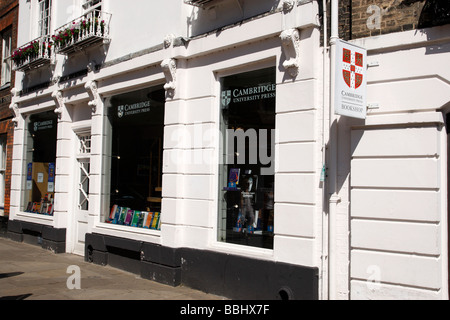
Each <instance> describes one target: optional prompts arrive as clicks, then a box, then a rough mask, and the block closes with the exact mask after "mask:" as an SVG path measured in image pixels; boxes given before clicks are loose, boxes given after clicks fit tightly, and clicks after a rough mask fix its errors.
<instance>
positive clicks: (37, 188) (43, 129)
mask: <svg viewBox="0 0 450 320" xmlns="http://www.w3.org/2000/svg"><path fill="white" fill-rule="evenodd" d="M57 125H58V118H57V115H56V114H55V112H53V111H48V112H43V113H39V114H33V115H31V116H29V118H28V125H27V135H26V137H27V141H26V150H25V152H26V173H25V192H24V193H25V194H24V208H23V209H24V211H26V212H30V213H36V214H43V215H50V216H52V215H53V209H54V208H53V203H54V198H55V197H54V196H55V164H56V138H57Z"/></svg>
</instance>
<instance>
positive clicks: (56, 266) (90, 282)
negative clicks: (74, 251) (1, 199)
mask: <svg viewBox="0 0 450 320" xmlns="http://www.w3.org/2000/svg"><path fill="white" fill-rule="evenodd" d="M78 268H79V269H78ZM77 270H78V271H79V274H80V275H81V277H80V281H79V282H77V279H76V278H75V275H76V274H77ZM77 284H79V285H80V289H77V288H76V286H77ZM68 285H69V287H75V288H74V289H70V288H69V287H68ZM0 300H122V301H123V300H226V299H225V298H223V297H218V296H215V295H211V294H206V293H203V292H200V291H196V290H193V289H190V288H187V287H183V286H180V287H176V288H173V287H171V286H167V285H163V284H160V283H157V282H154V281H151V280H146V279H142V278H140V277H139V276H137V275H135V274H131V273H128V272H125V271H122V270H119V269H116V268H112V267H109V266H98V265H95V264H91V263H87V262H85V261H84V258H83V257H80V256H76V255H71V254H54V253H52V252H50V251H46V250H43V249H41V248H39V247H37V246H33V245H30V244H26V243H18V242H14V241H12V240H9V239H6V238H2V237H0Z"/></svg>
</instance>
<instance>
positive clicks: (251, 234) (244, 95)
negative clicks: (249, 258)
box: [218, 68, 276, 249]
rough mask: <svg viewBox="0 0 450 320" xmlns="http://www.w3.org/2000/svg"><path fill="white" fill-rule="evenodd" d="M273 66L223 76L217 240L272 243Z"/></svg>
mask: <svg viewBox="0 0 450 320" xmlns="http://www.w3.org/2000/svg"><path fill="white" fill-rule="evenodd" d="M275 95H276V84H275V68H267V69H263V70H258V71H253V72H247V73H242V74H238V75H233V76H228V77H224V78H222V92H221V111H222V112H221V134H222V138H223V163H222V164H221V165H220V170H219V172H220V177H219V179H220V185H219V193H220V195H219V222H218V223H219V228H218V230H219V234H218V237H219V241H223V242H228V243H235V244H241V245H248V246H254V247H261V248H267V249H272V248H273V226H274V159H273V157H274V142H275V140H274V139H275Z"/></svg>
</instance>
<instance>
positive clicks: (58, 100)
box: [52, 90, 65, 120]
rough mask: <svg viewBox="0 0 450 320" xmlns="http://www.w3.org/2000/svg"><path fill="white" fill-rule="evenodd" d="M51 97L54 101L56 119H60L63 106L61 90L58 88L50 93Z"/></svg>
mask: <svg viewBox="0 0 450 320" xmlns="http://www.w3.org/2000/svg"><path fill="white" fill-rule="evenodd" d="M52 98H53V100H55V103H56V108H55V113H56V114H57V116H58V119H59V120H61V117H62V113H63V108H64V107H65V102H64V98H63V95H62V92H61V91H60V90H57V91H54V92H53V93H52Z"/></svg>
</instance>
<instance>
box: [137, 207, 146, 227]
mask: <svg viewBox="0 0 450 320" xmlns="http://www.w3.org/2000/svg"><path fill="white" fill-rule="evenodd" d="M146 213H147V212H146V211H140V212H139V219H138V223H137V227H138V228H142V227H144V218H145V214H146Z"/></svg>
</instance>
